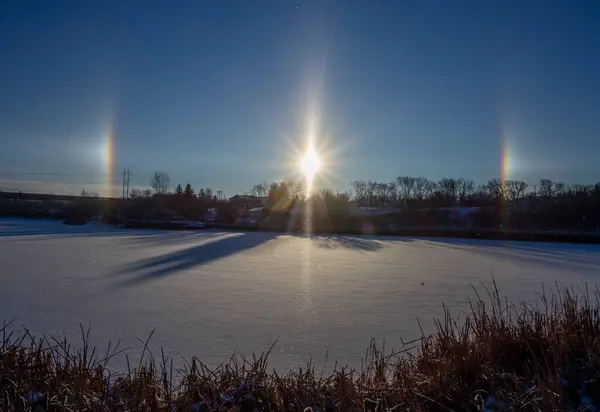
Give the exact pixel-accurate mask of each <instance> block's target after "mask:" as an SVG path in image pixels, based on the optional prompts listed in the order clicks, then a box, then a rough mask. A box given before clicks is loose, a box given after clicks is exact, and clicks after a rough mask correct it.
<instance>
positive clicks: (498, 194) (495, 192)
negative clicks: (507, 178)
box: [486, 179, 506, 199]
mask: <svg viewBox="0 0 600 412" xmlns="http://www.w3.org/2000/svg"><path fill="white" fill-rule="evenodd" d="M486 190H487V194H488V196H490V197H492V198H494V199H506V185H505V183H504V182H503V181H502V180H501V179H490V180H488V182H487V185H486Z"/></svg>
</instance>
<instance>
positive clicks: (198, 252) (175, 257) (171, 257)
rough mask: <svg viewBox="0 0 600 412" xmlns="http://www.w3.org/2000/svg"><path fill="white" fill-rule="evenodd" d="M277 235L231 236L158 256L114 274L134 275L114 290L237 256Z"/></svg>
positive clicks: (247, 234) (244, 234) (250, 234)
mask: <svg viewBox="0 0 600 412" xmlns="http://www.w3.org/2000/svg"><path fill="white" fill-rule="evenodd" d="M277 236H278V235H277V234H275V233H241V234H233V235H229V236H226V237H223V238H221V239H217V240H215V241H214V242H208V243H203V244H200V245H195V246H192V247H189V248H186V249H182V250H178V251H175V252H171V253H167V254H164V255H161V256H157V257H153V258H148V259H143V260H140V261H138V262H137V263H134V264H132V265H128V266H126V267H124V268H123V269H121V270H119V271H117V274H118V275H134V276H133V278H130V279H127V280H124V281H122V282H119V283H118V284H117V286H121V287H125V286H135V285H137V284H140V283H144V282H147V281H151V280H158V279H160V278H163V277H166V276H170V275H174V274H176V273H178V272H181V271H184V270H187V269H191V268H194V267H198V266H202V265H205V264H207V263H210V262H213V261H216V260H219V259H223V258H226V257H229V256H232V255H235V254H237V253H241V252H244V251H247V250H249V249H253V248H256V247H258V246H261V245H262V244H264V243H267V242H269V241H270V240H272V239H274V238H275V237H277Z"/></svg>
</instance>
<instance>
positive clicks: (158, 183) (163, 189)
mask: <svg viewBox="0 0 600 412" xmlns="http://www.w3.org/2000/svg"><path fill="white" fill-rule="evenodd" d="M170 185H171V178H170V177H169V175H168V174H167V173H166V172H162V171H159V172H154V174H153V175H152V179H151V180H150V186H151V187H152V189H154V193H156V194H157V195H164V194H166V193H167V192H168V191H169V186H170Z"/></svg>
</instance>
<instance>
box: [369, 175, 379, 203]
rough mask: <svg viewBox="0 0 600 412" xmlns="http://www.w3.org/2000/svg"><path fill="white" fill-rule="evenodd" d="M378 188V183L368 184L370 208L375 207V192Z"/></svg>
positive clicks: (370, 182) (371, 182)
mask: <svg viewBox="0 0 600 412" xmlns="http://www.w3.org/2000/svg"><path fill="white" fill-rule="evenodd" d="M376 188H377V182H373V181H371V180H369V181H368V182H367V200H368V201H369V206H373V200H375V190H376Z"/></svg>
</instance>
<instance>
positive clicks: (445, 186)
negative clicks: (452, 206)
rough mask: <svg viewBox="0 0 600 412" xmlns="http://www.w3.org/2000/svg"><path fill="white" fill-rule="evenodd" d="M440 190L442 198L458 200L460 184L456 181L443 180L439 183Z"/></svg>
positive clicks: (450, 179)
mask: <svg viewBox="0 0 600 412" xmlns="http://www.w3.org/2000/svg"><path fill="white" fill-rule="evenodd" d="M438 189H439V191H440V193H441V194H442V196H444V197H446V198H448V199H453V200H456V198H457V195H458V183H457V181H456V179H452V178H446V177H445V178H443V179H442V180H440V181H439V182H438Z"/></svg>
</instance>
